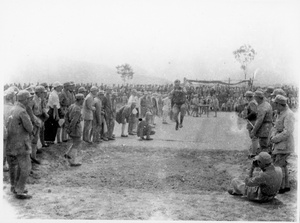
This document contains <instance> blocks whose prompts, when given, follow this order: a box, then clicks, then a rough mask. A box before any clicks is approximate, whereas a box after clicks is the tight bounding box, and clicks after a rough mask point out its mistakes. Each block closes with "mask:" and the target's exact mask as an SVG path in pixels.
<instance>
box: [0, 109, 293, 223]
mask: <svg viewBox="0 0 300 223" xmlns="http://www.w3.org/2000/svg"><path fill="white" fill-rule="evenodd" d="M218 115H219V116H218V118H213V117H209V118H207V117H201V118H192V117H187V118H186V120H185V122H184V127H183V128H182V129H180V130H179V131H175V129H174V127H175V126H174V123H170V124H169V125H162V124H159V123H158V124H157V126H156V128H155V130H156V135H154V136H153V138H154V140H153V141H139V140H138V138H137V137H136V136H131V137H129V138H128V139H124V138H120V137H118V135H119V134H120V130H119V129H120V128H121V127H120V126H118V125H117V126H116V140H115V141H109V142H103V143H100V144H92V145H88V144H85V143H82V150H81V154H80V156H81V157H82V160H81V161H82V166H80V167H70V166H69V165H68V163H67V161H66V160H65V159H64V158H63V155H64V153H65V152H66V150H67V149H68V147H69V146H70V145H71V142H67V143H63V144H55V145H52V146H51V147H49V148H43V149H42V151H43V152H42V154H39V157H38V158H39V159H41V160H42V165H39V166H34V174H31V176H30V177H29V179H28V184H27V188H28V190H29V193H30V194H32V195H33V198H32V199H30V200H17V199H15V198H14V197H13V195H12V194H11V193H10V186H9V181H8V174H7V173H4V176H3V177H4V185H3V188H4V189H3V201H5V205H4V206H5V208H4V209H3V210H2V211H6V216H7V218H16V219H68V220H72V219H80V220H162V221H165V220H174V221H175V220H194V221H296V218H297V196H296V195H297V180H296V172H297V171H296V170H297V157H296V155H292V156H291V157H290V159H289V170H290V182H291V188H292V189H291V191H290V192H288V193H285V194H279V195H277V196H276V198H275V199H274V200H273V201H272V202H269V203H264V204H259V203H255V202H250V201H247V200H245V199H244V198H243V197H240V196H238V197H237V196H231V195H229V194H228V193H227V189H228V188H229V185H230V181H231V180H232V179H233V178H235V177H239V178H241V179H244V178H245V177H247V174H248V172H249V169H250V167H251V162H252V161H251V160H249V159H248V158H247V155H248V151H247V148H248V146H249V139H248V138H249V137H248V135H247V132H246V131H245V129H244V127H245V126H244V125H245V123H239V122H240V121H239V120H238V118H237V117H236V116H235V114H229V113H220V114H218ZM239 125H240V126H239Z"/></svg>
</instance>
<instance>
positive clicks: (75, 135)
mask: <svg viewBox="0 0 300 223" xmlns="http://www.w3.org/2000/svg"><path fill="white" fill-rule="evenodd" d="M75 98H76V102H75V103H74V104H72V105H71V106H70V107H69V109H68V112H67V114H66V116H65V124H66V130H67V133H68V134H69V136H70V137H71V139H72V145H71V147H70V148H69V149H68V151H67V152H66V154H65V155H64V157H65V158H67V159H68V161H69V163H70V166H80V165H81V163H80V162H79V161H78V160H77V159H78V157H77V153H78V150H79V149H80V147H81V135H82V127H81V120H82V117H81V107H82V104H83V101H84V95H83V94H76V96H75Z"/></svg>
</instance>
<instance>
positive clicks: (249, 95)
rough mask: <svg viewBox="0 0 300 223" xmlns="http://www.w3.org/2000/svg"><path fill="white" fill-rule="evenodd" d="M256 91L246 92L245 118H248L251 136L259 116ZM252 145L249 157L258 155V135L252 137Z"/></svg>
mask: <svg viewBox="0 0 300 223" xmlns="http://www.w3.org/2000/svg"><path fill="white" fill-rule="evenodd" d="M253 96H254V93H253V92H252V91H247V92H246V93H245V97H246V100H247V101H248V105H247V107H245V119H247V121H248V123H247V129H248V132H249V136H250V138H251V131H252V129H253V126H254V124H255V121H256V117H257V102H256V101H255V100H254V98H253ZM251 142H252V144H251V147H250V154H249V158H253V157H255V156H256V155H258V148H259V142H258V138H257V137H256V136H252V138H251Z"/></svg>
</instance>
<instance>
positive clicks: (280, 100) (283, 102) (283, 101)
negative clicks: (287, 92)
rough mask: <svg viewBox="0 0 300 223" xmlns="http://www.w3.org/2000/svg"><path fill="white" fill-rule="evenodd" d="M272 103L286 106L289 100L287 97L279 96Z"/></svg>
mask: <svg viewBox="0 0 300 223" xmlns="http://www.w3.org/2000/svg"><path fill="white" fill-rule="evenodd" d="M272 101H273V102H275V103H278V104H281V105H286V103H287V98H286V97H285V96H283V95H280V94H279V95H277V96H276V97H275V98H274V99H273V100H272Z"/></svg>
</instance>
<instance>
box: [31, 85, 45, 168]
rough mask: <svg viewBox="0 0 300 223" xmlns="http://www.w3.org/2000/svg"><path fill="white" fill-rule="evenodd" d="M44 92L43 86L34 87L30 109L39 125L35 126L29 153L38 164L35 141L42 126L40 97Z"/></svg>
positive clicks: (42, 112) (42, 114)
mask: <svg viewBox="0 0 300 223" xmlns="http://www.w3.org/2000/svg"><path fill="white" fill-rule="evenodd" d="M45 92H46V89H45V88H44V87H43V86H41V85H40V86H36V87H35V95H34V96H33V100H32V101H33V106H32V111H33V114H34V115H35V118H36V119H38V122H39V123H40V127H39V128H37V131H36V132H35V134H34V135H33V136H32V153H31V159H32V160H33V161H34V162H35V163H37V164H40V161H39V160H38V159H37V158H36V154H37V151H38V148H37V143H38V140H39V138H40V130H41V128H43V124H44V123H43V121H42V120H41V119H42V117H43V116H44V111H43V109H42V98H43V97H44V93H45Z"/></svg>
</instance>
